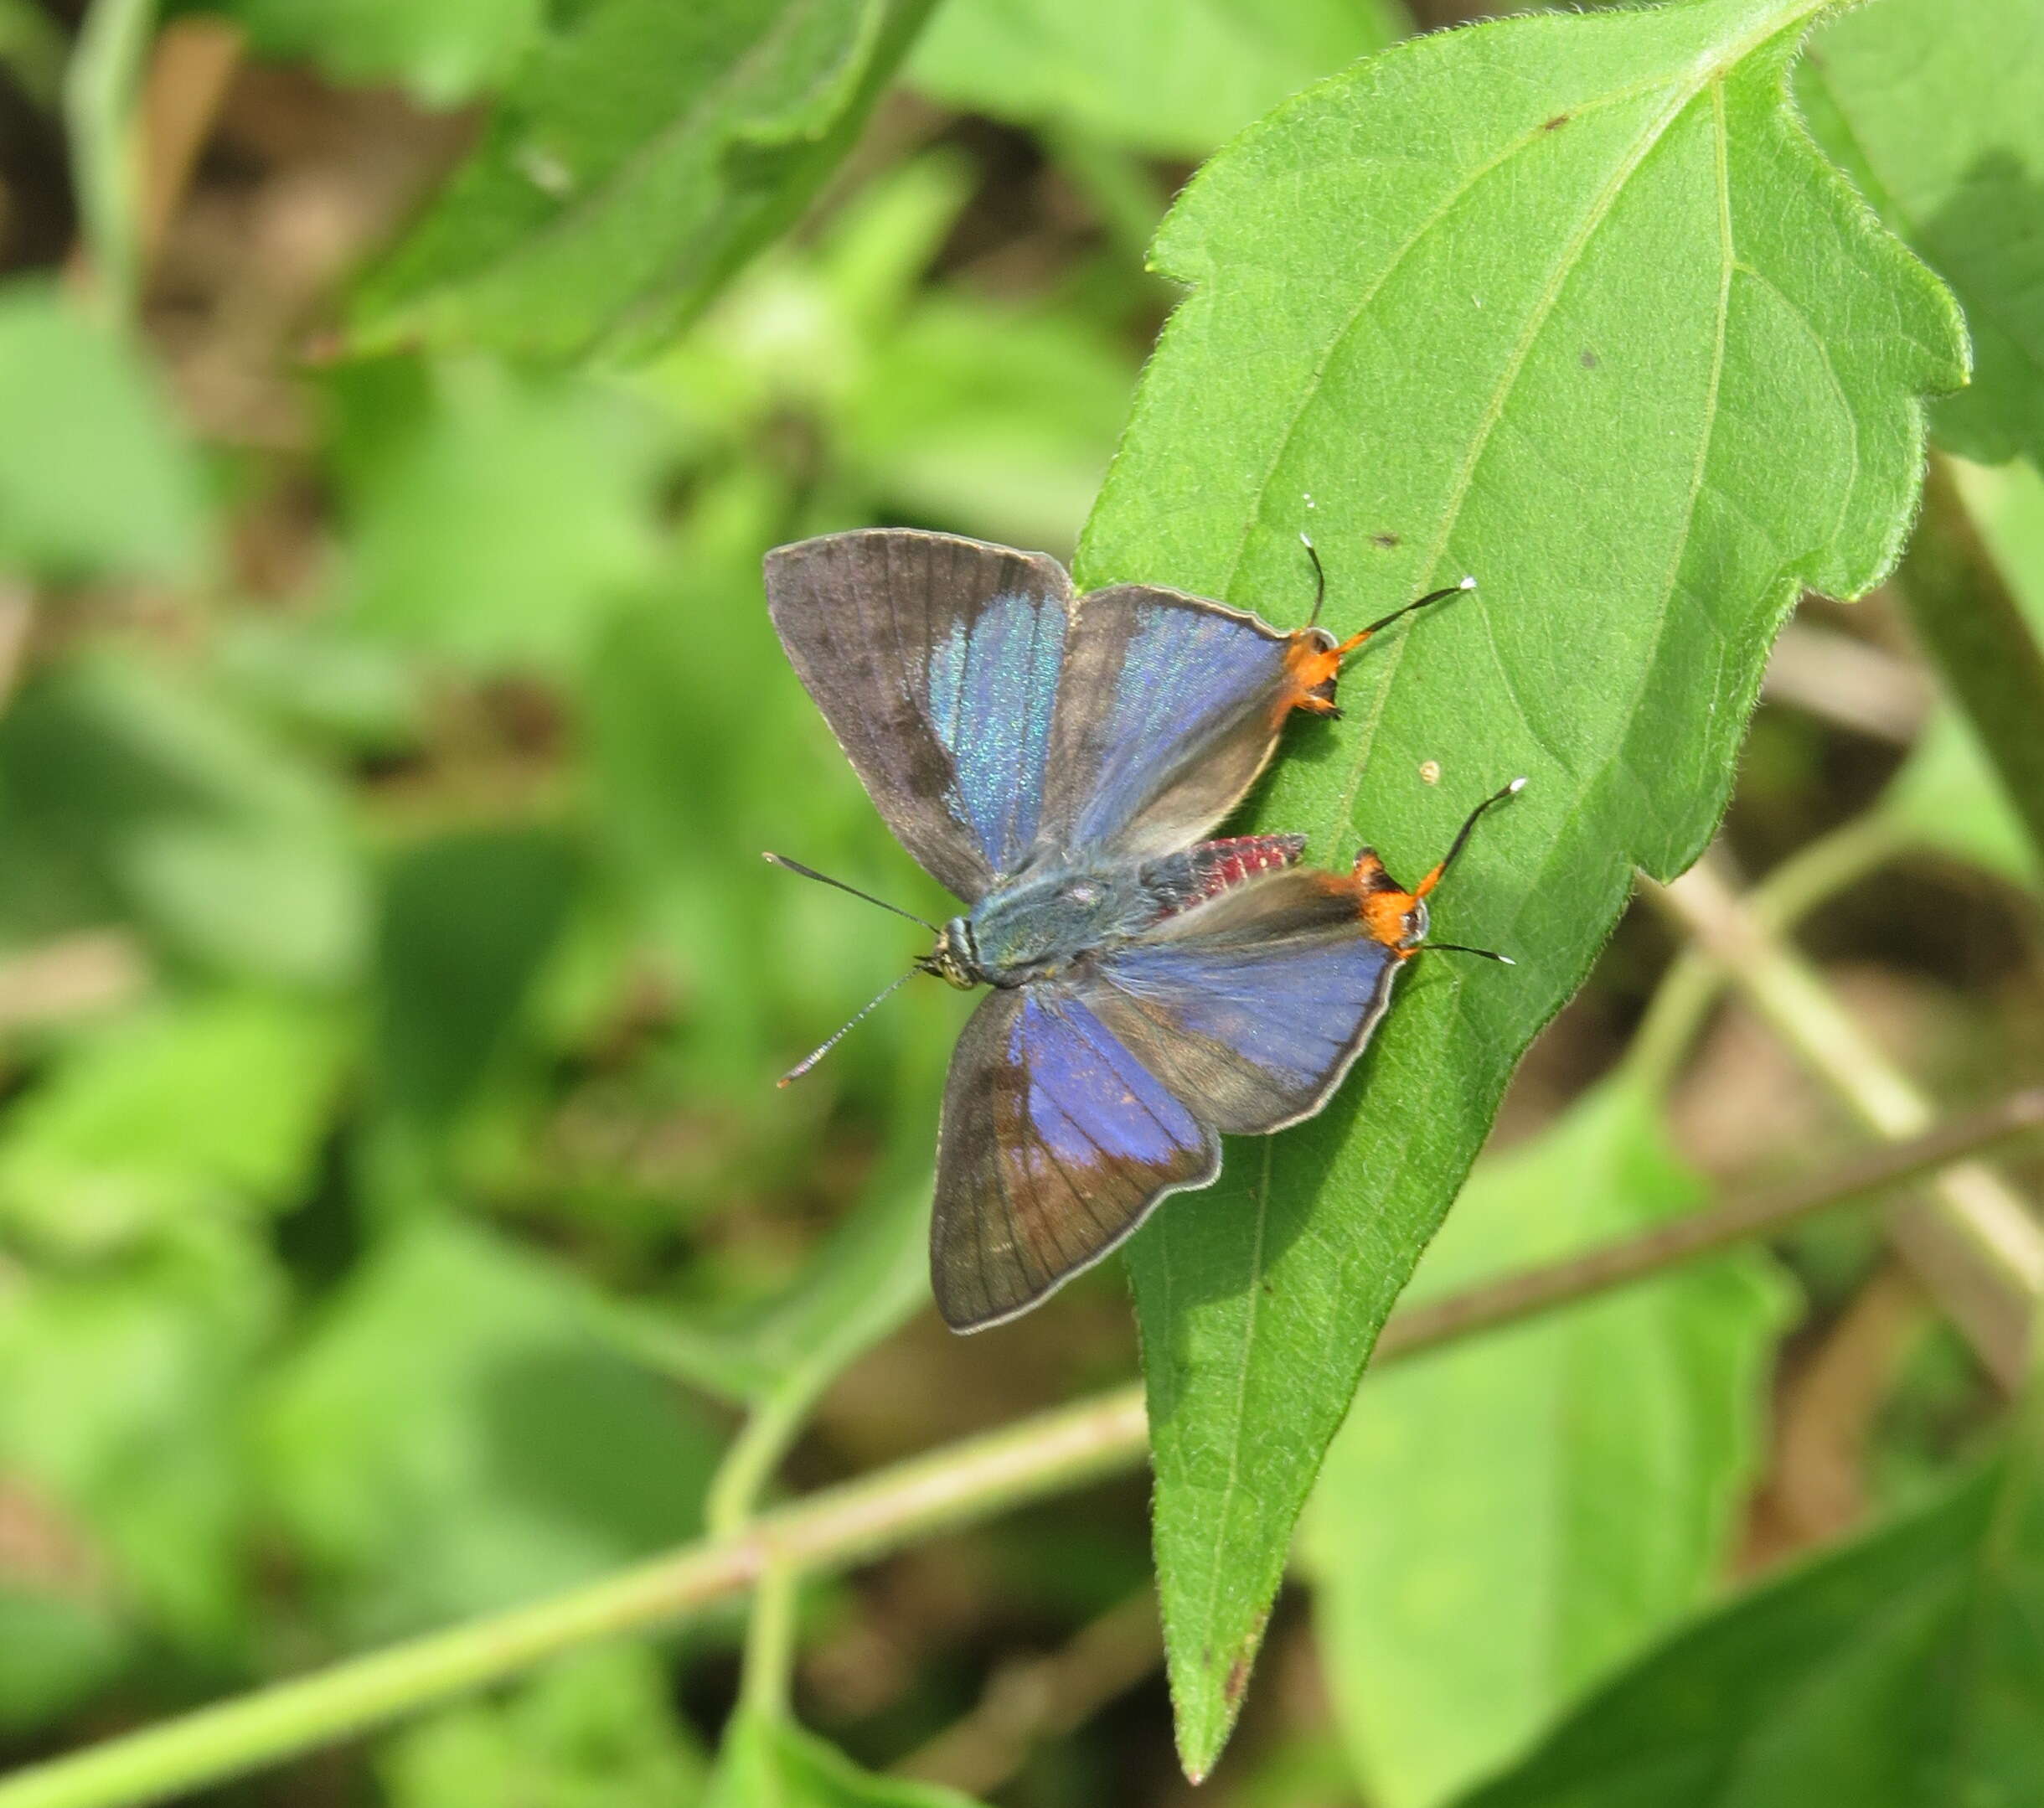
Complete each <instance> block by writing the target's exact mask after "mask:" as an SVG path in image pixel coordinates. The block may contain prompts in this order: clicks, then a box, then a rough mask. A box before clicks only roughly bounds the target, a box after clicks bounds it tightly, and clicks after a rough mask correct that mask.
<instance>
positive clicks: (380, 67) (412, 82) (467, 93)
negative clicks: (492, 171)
mask: <svg viewBox="0 0 2044 1808" xmlns="http://www.w3.org/2000/svg"><path fill="white" fill-rule="evenodd" d="M214 7H215V8H216V9H217V10H219V11H220V12H223V13H226V14H227V16H228V17H229V18H232V19H233V20H234V21H235V23H237V24H238V25H240V27H241V28H242V29H243V30H244V31H245V32H246V33H247V34H248V35H249V42H250V46H251V48H252V49H255V51H256V52H257V53H258V54H261V55H263V56H268V57H302V58H304V59H307V61H308V62H311V63H313V64H316V65H317V66H318V67H319V68H320V69H321V70H323V71H324V72H325V73H326V74H327V75H330V76H332V77H333V79H334V80H336V81H344V82H386V81H395V82H400V83H402V84H403V85H405V87H406V88H407V89H409V90H410V91H411V92H412V93H413V94H415V95H416V96H418V97H419V98H420V99H421V101H426V103H427V104H428V105H429V106H452V105H453V104H454V103H456V102H457V101H466V100H468V99H470V98H472V96H476V95H477V94H483V93H487V92H488V90H490V89H492V88H493V87H495V86H496V85H498V83H499V82H501V81H502V80H503V79H504V78H505V77H506V76H507V75H508V74H509V73H510V72H511V70H512V69H513V68H514V66H515V65H516V63H517V59H518V57H519V54H520V53H521V52H522V51H524V49H527V47H528V46H529V44H531V43H532V42H533V41H534V39H535V38H536V37H537V35H538V33H539V23H540V17H541V13H542V11H543V5H542V0H434V3H433V4H431V5H430V6H418V5H415V4H413V3H412V0H327V3H326V4H325V5H323V6H318V7H308V6H302V5H299V4H297V3H296V0H214Z"/></svg>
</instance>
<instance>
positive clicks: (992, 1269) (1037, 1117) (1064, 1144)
mask: <svg viewBox="0 0 2044 1808" xmlns="http://www.w3.org/2000/svg"><path fill="white" fill-rule="evenodd" d="M1220 1169H1221V1149H1220V1144H1219V1141H1218V1139H1216V1137H1215V1135H1214V1134H1213V1132H1212V1131H1211V1130H1210V1129H1207V1128H1206V1127H1205V1125H1203V1124H1201V1123H1200V1121H1199V1120H1198V1118H1195V1116H1194V1115H1193V1113H1192V1112H1190V1110H1188V1109H1187V1108H1186V1107H1185V1105H1184V1104H1181V1103H1179V1101H1178V1100H1177V1099H1176V1098H1173V1097H1172V1095H1171V1093H1170V1091H1169V1088H1167V1087H1165V1086H1164V1085H1162V1084H1161V1083H1159V1080H1158V1079H1157V1077H1155V1076H1154V1074H1152V1073H1151V1072H1148V1070H1147V1069H1146V1068H1145V1067H1143V1063H1142V1062H1139V1061H1138V1060H1137V1058H1136V1057H1135V1056H1133V1054H1132V1053H1130V1051H1128V1049H1127V1048H1125V1047H1123V1046H1122V1045H1121V1043H1120V1042H1119V1041H1117V1040H1116V1038H1115V1036H1114V1035H1113V1033H1112V1031H1110V1030H1108V1029H1107V1026H1106V1025H1104V1024H1103V1023H1102V1020H1101V1019H1100V1018H1099V1017H1098V1016H1097V1015H1096V1014H1095V1012H1094V1010H1092V1008H1091V1006H1090V1005H1089V1004H1088V1002H1087V999H1086V997H1085V996H1084V995H1083V987H1082V986H1078V985H1068V984H1061V983H1058V982H1045V983H1041V984H1034V985H1027V986H1017V987H1012V988H1009V989H1002V990H997V991H994V992H993V993H991V994H988V997H987V998H986V999H985V1000H983V1001H982V1003H981V1004H980V1006H979V1008H978V1010H976V1011H975V1012H974V1013H973V1017H972V1020H971V1021H970V1022H968V1024H967V1025H966V1026H965V1033H964V1034H963V1036H960V1037H959V1039H958V1046H957V1051H955V1052H954V1053H953V1055H952V1060H951V1075H950V1078H949V1079H948V1081H947V1082H946V1085H945V1088H944V1118H943V1129H942V1133H941V1134H940V1135H939V1138H938V1142H937V1209H936V1213H935V1216H934V1217H933V1219H932V1224H931V1231H930V1274H931V1283H932V1287H933V1288H934V1289H935V1291H936V1294H937V1308H938V1310H940V1311H941V1312H942V1314H943V1315H944V1318H945V1320H946V1322H947V1323H948V1324H949V1325H951V1326H952V1328H953V1329H954V1330H979V1329H981V1328H982V1327H983V1326H985V1325H995V1324H999V1322H1000V1321H1001V1320H1003V1319H1007V1318H1012V1317H1014V1315H1015V1314H1016V1313H1018V1312H1020V1311H1022V1310H1025V1308H1027V1307H1029V1306H1030V1305H1033V1304H1035V1302H1036V1301H1037V1300H1039V1299H1042V1298H1043V1296H1044V1295H1045V1294H1047V1293H1049V1292H1050V1290H1051V1289H1053V1288H1055V1287H1056V1286H1057V1285H1058V1284H1060V1283H1061V1282H1062V1281H1065V1280H1066V1279H1069V1278H1070V1277H1071V1275H1073V1274H1076V1273H1078V1272H1079V1270H1080V1269H1081V1268H1087V1267H1090V1266H1091V1265H1092V1263H1096V1262H1097V1261H1098V1260H1099V1259H1100V1258H1102V1256H1104V1255H1105V1254H1107V1252H1108V1251H1109V1250H1111V1249H1112V1248H1114V1247H1115V1246H1116V1245H1117V1244H1118V1243H1120V1242H1122V1241H1123V1239H1125V1238H1126V1237H1128V1236H1129V1235H1130V1234H1131V1233H1132V1232H1133V1231H1134V1230H1135V1228H1136V1227H1137V1226H1138V1225H1139V1224H1140V1223H1141V1222H1143V1218H1144V1217H1146V1216H1147V1215H1148V1212H1149V1210H1150V1208H1151V1207H1152V1206H1154V1205H1155V1204H1156V1203H1157V1201H1159V1199H1161V1198H1163V1197H1164V1196H1165V1195H1166V1194H1167V1193H1171V1192H1176V1191H1179V1190H1180V1189H1181V1188H1185V1187H1189V1186H1205V1185H1206V1184H1207V1183H1208V1182H1209V1181H1210V1180H1212V1179H1213V1178H1214V1176H1215V1175H1216V1174H1217V1173H1219V1172H1220Z"/></svg>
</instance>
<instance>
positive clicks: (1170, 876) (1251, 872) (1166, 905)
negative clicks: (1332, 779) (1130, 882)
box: [1143, 835, 1306, 916]
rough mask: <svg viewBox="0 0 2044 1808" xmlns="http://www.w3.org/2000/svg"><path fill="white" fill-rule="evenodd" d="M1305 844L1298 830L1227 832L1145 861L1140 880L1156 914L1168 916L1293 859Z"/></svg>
mask: <svg viewBox="0 0 2044 1808" xmlns="http://www.w3.org/2000/svg"><path fill="white" fill-rule="evenodd" d="M1305 848H1306V838H1305V836H1303V835H1233V836H1230V837H1229V838H1227V839H1225V840H1221V841H1202V842H1200V843H1199V844H1198V845H1195V846H1193V847H1190V848H1187V849H1186V850H1185V851H1184V852H1183V853H1181V854H1169V855H1165V856H1164V858H1163V859H1162V860H1152V861H1150V862H1149V863H1148V865H1146V866H1145V867H1144V868H1143V886H1144V887H1145V888H1146V889H1147V890H1148V891H1149V893H1150V895H1151V896H1152V897H1153V898H1154V900H1155V901H1156V902H1157V906H1158V909H1159V915H1162V916H1172V915H1175V914H1176V913H1177V912H1179V911H1184V910H1190V909H1191V908H1192V907H1193V906H1194V905H1195V904H1204V903H1205V901H1207V900H1208V899H1209V898H1216V897H1219V896H1221V893H1222V892H1223V891H1232V890H1233V889H1234V888H1235V887H1236V886H1238V885H1241V884H1243V883H1245V882H1246V881H1248V880H1251V879H1255V878H1257V877H1259V876H1262V874H1264V873H1275V872H1283V870H1284V869H1285V868H1286V867H1288V866H1294V865H1298V858H1299V855H1301V854H1303V852H1304V851H1305Z"/></svg>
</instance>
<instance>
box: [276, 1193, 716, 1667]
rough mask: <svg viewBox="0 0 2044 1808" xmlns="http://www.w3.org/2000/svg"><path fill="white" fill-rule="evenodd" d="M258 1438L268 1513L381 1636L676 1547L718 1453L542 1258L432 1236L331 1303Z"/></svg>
mask: <svg viewBox="0 0 2044 1808" xmlns="http://www.w3.org/2000/svg"><path fill="white" fill-rule="evenodd" d="M261 1439H262V1454H263V1458H264V1462H265V1467H266V1474H267V1480H268V1488H269V1492H270V1495H271V1501H272V1502H273V1504H274V1510H275V1511H276V1513H277V1515H278V1516H279V1517H280V1518H281V1521H282V1523H283V1524H284V1525H285V1526H286V1527H288V1528H289V1530H290V1532H292V1536H293V1537H296V1538H297V1539H298V1540H299V1541H300V1542H301V1543H302V1548H303V1549H304V1550H305V1551H306V1552H307V1554H308V1555H309V1556H310V1557H312V1560H313V1562H314V1563H315V1564H316V1565H317V1568H318V1569H319V1571H320V1572H322V1573H323V1575H324V1577H325V1578H326V1580H327V1581H328V1584H329V1585H330V1586H333V1585H344V1586H345V1588H347V1590H348V1603H349V1610H350V1612H351V1614H353V1615H354V1617H355V1618H356V1619H357V1622H358V1625H357V1630H358V1632H359V1634H361V1635H370V1634H379V1635H385V1636H389V1635H394V1634H395V1633H397V1632H399V1631H400V1630H406V1629H409V1628H411V1627H415V1626H421V1625H435V1624H437V1623H439V1622H441V1621H443V1620H449V1619H457V1618H459V1617H460V1616H461V1615H462V1614H474V1613H480V1612H483V1611H484V1610H485V1609H488V1608H492V1607H501V1606H503V1605H506V1604H508V1603H510V1602H513V1601H521V1600H529V1599H533V1598H534V1597H535V1596H538V1595H540V1594H545V1593H547V1592H549V1591H550V1590H552V1589H555V1588H565V1587H566V1586H568V1585H569V1584H570V1583H573V1582H576V1581H577V1580H581V1579H584V1578H587V1577H590V1576H593V1575H596V1574H599V1573H601V1572H602V1571H604V1570H605V1569H606V1568H613V1567H615V1566H617V1565H618V1564H621V1563H626V1562H628V1561H630V1560H631V1559H632V1558H633V1557H644V1556H647V1555H648V1554H650V1553H651V1552H653V1551H654V1550H656V1549H658V1548H659V1547H662V1546H664V1545H668V1544H675V1543H679V1542H682V1541H684V1540H685V1539H686V1538H687V1537H689V1535H690V1534H691V1533H693V1532H695V1531H696V1530H697V1529H698V1528H699V1526H700V1525H701V1502H702V1492H703V1488H704V1485H705V1482H706V1481H707V1480H708V1475H709V1469H710V1461H711V1458H712V1454H713V1451H714V1448H715V1440H714V1439H713V1437H712V1434H711V1433H710V1428H709V1427H708V1426H707V1425H705V1424H704V1423H702V1422H701V1421H700V1420H699V1418H697V1417H696V1415H695V1414H694V1413H693V1412H691V1411H690V1410H689V1408H687V1407H686V1406H685V1405H684V1403H683V1402H681V1401H679V1400H678V1399H677V1398H675V1397H674V1395H673V1394H672V1392H670V1390H668V1388H666V1387H663V1385H662V1384H661V1383H660V1382H658V1381H656V1380H655V1379H654V1378H653V1377H651V1376H649V1375H648V1374H646V1373H644V1372H643V1371H640V1370H638V1369H637V1368H635V1367H633V1366H632V1365H631V1364H629V1363H627V1362H626V1361H623V1360H622V1359H621V1358H620V1357H618V1356H616V1355H615V1354H614V1353H613V1352H612V1351H610V1350H609V1349H608V1348H606V1346H603V1345H602V1344H601V1343H600V1342H598V1341H596V1338H595V1337H594V1335H592V1334H591V1331H590V1330H589V1329H588V1326H587V1322H586V1314H585V1309H584V1307H583V1304H582V1302H581V1298H580V1296H579V1294H577V1293H576V1290H575V1289H573V1288H572V1287H571V1286H570V1285H569V1284H566V1283H565V1282H564V1281H563V1280H562V1279H560V1277H558V1276H556V1275H555V1274H554V1273H552V1272H551V1271H550V1269H549V1268H547V1267H546V1266H545V1264H544V1263H540V1262H538V1261H536V1260H534V1258H531V1257H529V1256H525V1255H524V1254H522V1253H519V1252H518V1251H516V1250H515V1249H513V1248H508V1247H507V1246H505V1245H504V1244H503V1243H501V1242H498V1240H497V1239H495V1238H494V1237H491V1236H489V1235H488V1233H487V1232H483V1231H482V1230H480V1229H477V1228H472V1227H457V1226H455V1225H452V1224H447V1223H440V1222H432V1221H431V1220H426V1221H421V1222H419V1223H417V1224H416V1225H414V1226H413V1227H410V1229H409V1230H407V1231H406V1232H403V1233H402V1234H400V1235H399V1236H397V1237H395V1238H393V1239H391V1240H390V1242H387V1243H386V1244H385V1246H384V1247H383V1248H380V1249H379V1252H378V1253H377V1254H376V1255H375V1257H374V1258H373V1259H372V1260H371V1261H370V1262H369V1263H368V1264H367V1265H366V1267H365V1268H364V1270H363V1271H362V1272H360V1273H358V1274H357V1275H355V1276H354V1279H352V1280H351V1281H350V1282H349V1284H348V1286H347V1287H346V1288H345V1289H343V1292H342V1294H340V1296H339V1298H338V1299H337V1300H336V1302H335V1303H334V1305H333V1309H332V1310H331V1311H330V1313H329V1314H328V1316H327V1319H326V1320H325V1322H324V1323H323V1325H321V1326H320V1327H319V1329H318V1330H317V1332H316V1334H315V1335H313V1336H312V1339H311V1340H310V1341H308V1342H307V1345H306V1346H305V1347H304V1348H303V1349H302V1350H300V1351H297V1353H296V1354H295V1355H293V1356H292V1358H291V1360H290V1361H288V1362H287V1363H286V1365H285V1366H283V1367H282V1369H281V1371H280V1372H279V1373H278V1374H277V1375H276V1378H275V1382H274V1384H273V1386H272V1387H271V1392H270V1397H269V1398H268V1400H267V1402H266V1405H265V1406H264V1408H263V1411H262V1413H261Z"/></svg>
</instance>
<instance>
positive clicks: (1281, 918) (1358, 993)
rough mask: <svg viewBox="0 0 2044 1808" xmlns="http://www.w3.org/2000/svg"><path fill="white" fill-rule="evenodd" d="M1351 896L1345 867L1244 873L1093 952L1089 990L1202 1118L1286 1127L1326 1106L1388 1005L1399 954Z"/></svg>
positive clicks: (1130, 1043)
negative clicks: (1145, 932) (1378, 936)
mask: <svg viewBox="0 0 2044 1808" xmlns="http://www.w3.org/2000/svg"><path fill="white" fill-rule="evenodd" d="M1360 904H1361V899H1360V893H1359V891H1358V888H1357V886H1356V882H1355V880H1354V879H1352V878H1351V877H1350V876H1346V875H1344V874H1337V873H1329V872H1320V871H1316V870H1313V869H1311V868H1294V869H1293V870H1289V871H1286V872H1279V873H1272V874H1271V875H1269V876H1267V877H1263V878H1260V879H1254V880H1252V881H1249V882H1248V883H1247V884H1245V885H1241V886H1236V887H1235V888H1234V889H1232V890H1231V891H1226V892H1224V893H1223V894H1222V895H1221V896H1219V897H1217V898H1216V899H1215V900H1214V901H1212V902H1210V903H1206V904H1201V905H1199V906H1196V907H1195V908H1193V909H1191V910H1190V911H1187V912H1185V913H1184V914H1183V915H1181V916H1177V917H1168V918H1166V919H1165V921H1164V922H1163V923H1162V924H1161V925H1159V927H1158V928H1157V929H1156V930H1155V931H1154V932H1152V933H1151V934H1150V935H1149V936H1148V937H1146V938H1143V939H1142V940H1139V941H1137V942H1134V943H1130V944H1128V946H1126V947H1123V948H1117V949H1115V950H1114V951H1113V952H1112V953H1111V954H1107V955H1105V956H1103V957H1102V958H1101V959H1100V960H1099V962H1098V963H1097V967H1096V969H1095V971H1094V974H1093V976H1092V983H1091V984H1090V985H1089V987H1088V989H1087V998H1088V1000H1089V1002H1090V1003H1091V1005H1092V1010H1093V1011H1094V1013H1095V1015H1097V1018H1098V1020H1100V1022H1101V1023H1102V1025H1104V1026H1105V1028H1106V1029H1107V1031H1109V1032H1111V1033H1112V1035H1113V1036H1115V1037H1116V1039H1117V1041H1119V1042H1120V1043H1121V1044H1122V1045H1123V1046H1125V1047H1126V1048H1128V1050H1129V1051H1131V1052H1132V1053H1133V1054H1134V1055H1135V1056H1136V1057H1137V1058H1138V1060H1139V1061H1140V1062H1142V1063H1143V1066H1144V1067H1146V1068H1147V1069H1148V1071H1149V1072H1151V1073H1153V1074H1154V1075H1155V1076H1156V1077H1157V1078H1158V1079H1159V1081H1160V1082H1163V1084H1164V1086H1165V1087H1167V1088H1168V1089H1169V1091H1170V1092H1171V1093H1174V1094H1175V1095H1176V1096H1177V1097H1178V1098H1181V1099H1183V1100H1184V1101H1185V1103H1186V1105H1187V1106H1188V1107H1189V1108H1191V1109H1192V1110H1194V1111H1196V1112H1197V1113H1199V1115H1200V1118H1202V1119H1203V1120H1205V1122H1207V1123H1209V1124H1213V1125H1214V1126H1215V1127H1216V1129H1220V1130H1222V1131H1226V1132H1227V1133H1229V1134H1263V1133H1265V1132H1267V1131H1271V1130H1276V1129H1283V1127H1284V1126H1285V1125H1286V1124H1293V1123H1296V1122H1298V1119H1300V1118H1307V1117H1310V1116H1312V1114H1313V1113H1314V1112H1316V1111H1318V1110H1319V1108H1320V1107H1321V1106H1322V1105H1324V1104H1325V1103H1326V1102H1327V1100H1328V1099H1329V1098H1330V1097H1331V1096H1332V1095H1333V1093H1334V1088H1335V1087H1337V1086H1339V1084H1340V1083H1341V1079H1342V1076H1343V1075H1344V1074H1345V1073H1346V1072H1348V1070H1349V1068H1350V1066H1351V1065H1352V1064H1353V1063H1354V1062H1355V1057H1356V1056H1357V1055H1358V1054H1359V1053H1360V1051H1361V1050H1362V1047H1363V1045H1364V1044H1365V1042H1366V1041H1369V1039H1370V1031H1372V1030H1373V1029H1374V1028H1376V1023H1377V1020H1378V1019H1379V1018H1380V1017H1381V1016H1382V1015H1384V1011H1385V1008H1386V1005H1388V1004H1389V1002H1390V1000H1391V983H1392V981H1393V979H1395V978H1396V974H1397V972H1398V969H1399V967H1400V966H1401V964H1402V963H1401V961H1400V960H1399V959H1398V958H1397V956H1396V954H1395V953H1393V952H1392V950H1391V949H1390V948H1386V946H1385V945H1384V944H1383V943H1381V942H1379V941H1376V940H1374V939H1373V938H1371V937H1370V935H1369V933H1368V932H1367V931H1366V929H1365V926H1364V923H1363V921H1362V918H1361V912H1360Z"/></svg>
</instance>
